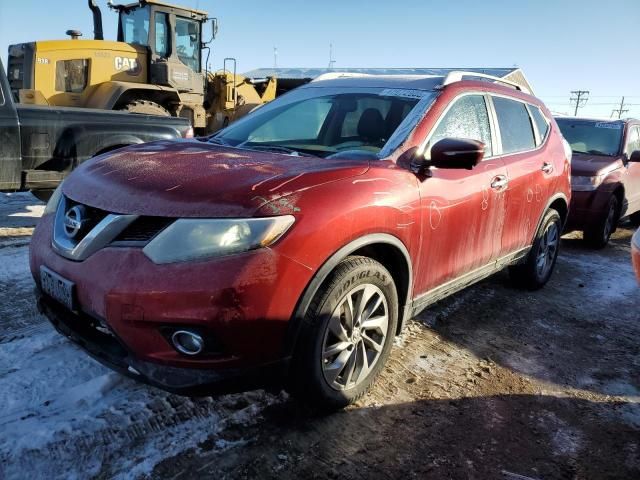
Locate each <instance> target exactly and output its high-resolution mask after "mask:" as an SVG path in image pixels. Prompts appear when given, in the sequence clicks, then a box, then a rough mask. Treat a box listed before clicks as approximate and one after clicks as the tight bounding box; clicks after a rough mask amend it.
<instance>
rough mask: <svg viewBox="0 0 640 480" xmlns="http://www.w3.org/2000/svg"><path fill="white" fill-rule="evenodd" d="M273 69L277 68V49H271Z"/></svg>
mask: <svg viewBox="0 0 640 480" xmlns="http://www.w3.org/2000/svg"><path fill="white" fill-rule="evenodd" d="M273 68H278V47H273Z"/></svg>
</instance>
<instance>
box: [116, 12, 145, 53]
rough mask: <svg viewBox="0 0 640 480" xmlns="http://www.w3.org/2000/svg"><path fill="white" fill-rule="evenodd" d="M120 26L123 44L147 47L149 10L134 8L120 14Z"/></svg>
mask: <svg viewBox="0 0 640 480" xmlns="http://www.w3.org/2000/svg"><path fill="white" fill-rule="evenodd" d="M120 26H121V27H122V36H123V41H124V42H125V43H135V44H137V45H142V46H143V47H146V46H148V45H149V9H148V8H136V9H135V10H131V11H129V12H124V11H123V12H122V13H120Z"/></svg>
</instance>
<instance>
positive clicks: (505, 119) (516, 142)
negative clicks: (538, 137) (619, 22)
mask: <svg viewBox="0 0 640 480" xmlns="http://www.w3.org/2000/svg"><path fill="white" fill-rule="evenodd" d="M493 106H494V108H495V110H496V115H497V116H498V125H499V126H500V137H501V138H502V153H516V152H523V151H526V150H533V149H534V148H535V147H536V141H535V138H534V136H533V126H532V125H531V117H529V112H528V111H527V107H526V105H525V104H524V103H522V102H518V101H516V100H510V99H508V98H503V97H493Z"/></svg>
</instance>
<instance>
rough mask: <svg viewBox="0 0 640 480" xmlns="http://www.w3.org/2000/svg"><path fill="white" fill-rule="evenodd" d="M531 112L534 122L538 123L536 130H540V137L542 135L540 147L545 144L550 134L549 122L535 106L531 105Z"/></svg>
mask: <svg viewBox="0 0 640 480" xmlns="http://www.w3.org/2000/svg"><path fill="white" fill-rule="evenodd" d="M529 111H530V112H531V116H532V117H533V121H534V122H535V123H536V128H537V129H538V135H540V139H539V142H538V145H541V144H542V142H544V139H545V138H547V133H548V132H549V122H548V121H547V119H546V118H545V116H544V115H543V114H542V112H541V111H540V109H539V108H538V107H536V106H535V105H529Z"/></svg>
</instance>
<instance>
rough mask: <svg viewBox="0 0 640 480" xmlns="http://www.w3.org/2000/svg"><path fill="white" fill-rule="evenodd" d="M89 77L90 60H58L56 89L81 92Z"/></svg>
mask: <svg viewBox="0 0 640 480" xmlns="http://www.w3.org/2000/svg"><path fill="white" fill-rule="evenodd" d="M88 79H89V60H84V59H83V60H60V61H58V62H56V90H57V91H58V92H68V93H81V92H82V91H84V89H85V88H86V87H87V80H88Z"/></svg>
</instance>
